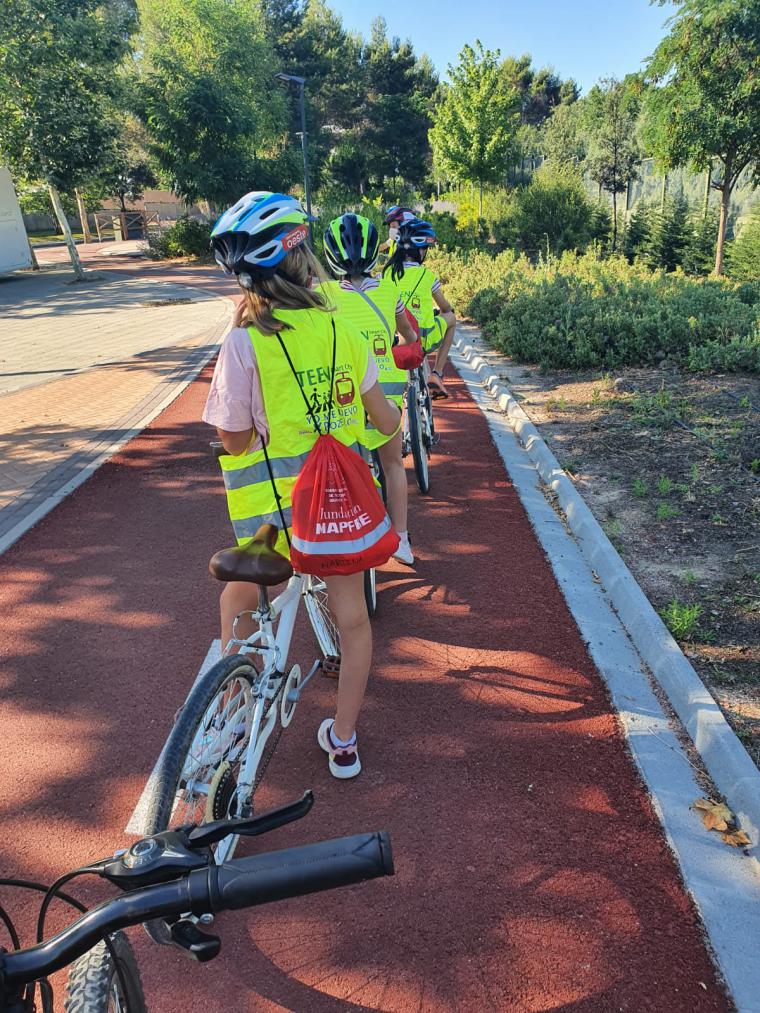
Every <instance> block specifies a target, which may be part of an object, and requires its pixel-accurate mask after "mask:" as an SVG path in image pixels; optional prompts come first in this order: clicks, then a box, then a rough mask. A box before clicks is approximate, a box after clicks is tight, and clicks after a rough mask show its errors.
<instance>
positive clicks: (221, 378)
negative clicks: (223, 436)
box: [203, 327, 378, 450]
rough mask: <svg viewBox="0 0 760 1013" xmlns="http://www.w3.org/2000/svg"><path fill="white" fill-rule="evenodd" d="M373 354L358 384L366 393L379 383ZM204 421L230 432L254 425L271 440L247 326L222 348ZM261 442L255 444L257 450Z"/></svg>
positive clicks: (230, 336)
mask: <svg viewBox="0 0 760 1013" xmlns="http://www.w3.org/2000/svg"><path fill="white" fill-rule="evenodd" d="M377 378H378V372H377V363H376V362H375V357H374V355H369V356H368V357H367V371H366V373H365V374H364V379H363V380H362V382H361V384H360V385H359V390H360V391H361V393H362V394H366V393H367V391H368V390H370V389H371V388H372V387H374V385H375V384H376V383H377ZM203 421H204V422H208V424H209V425H210V426H216V427H217V429H226V430H227V432H229V433H244V432H246V431H247V430H248V429H250V428H251V426H253V428H254V429H255V430H256V432H257V433H259V435H260V436H264V437H266V439H267V442H269V424H268V422H267V416H266V412H265V411H264V398H263V396H262V393H261V382H260V380H259V371H258V368H257V366H256V354H255V352H254V350H253V342H252V341H251V339H250V336H249V334H248V331H247V330H246V329H245V328H244V327H233V328H232V330H230V331H229V333H228V334H227V336H226V337H225V339H224V341H223V342H222V347H221V348H220V349H219V358H218V359H217V362H216V367H215V369H214V376H213V378H212V380H211V390H210V391H209V395H208V398H207V400H206V407H205V408H204V409H203ZM258 444H259V441H258V440H256V442H255V443H253V444H252V446H251V450H255V449H256V447H257V445H258Z"/></svg>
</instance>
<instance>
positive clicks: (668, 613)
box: [660, 598, 702, 640]
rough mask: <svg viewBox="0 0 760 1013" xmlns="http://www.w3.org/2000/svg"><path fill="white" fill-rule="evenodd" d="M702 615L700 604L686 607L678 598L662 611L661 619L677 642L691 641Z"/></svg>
mask: <svg viewBox="0 0 760 1013" xmlns="http://www.w3.org/2000/svg"><path fill="white" fill-rule="evenodd" d="M701 615H702V606H701V605H700V604H699V603H695V604H693V605H684V604H682V603H681V602H680V601H679V600H678V599H677V598H674V599H673V600H672V601H671V602H669V603H668V604H667V605H666V607H665V608H664V609H661V610H660V617H661V618H662V621H663V622H664V623H665V625H666V626H667V628H668V629H669V630H670V632H671V633H672V634H673V636H674V637H675V638H676V640H689V639H690V638H691V636H692V634H693V633H694V631H695V630H696V628H697V623H698V622H699V618H700V616H701Z"/></svg>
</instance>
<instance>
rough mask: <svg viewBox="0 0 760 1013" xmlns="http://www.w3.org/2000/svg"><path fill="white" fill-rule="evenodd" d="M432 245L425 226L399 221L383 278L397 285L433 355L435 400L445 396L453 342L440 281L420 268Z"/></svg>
mask: <svg viewBox="0 0 760 1013" xmlns="http://www.w3.org/2000/svg"><path fill="white" fill-rule="evenodd" d="M435 241H436V239H435V232H434V230H433V226H432V225H430V223H429V222H423V221H421V220H420V219H419V218H409V217H406V218H405V219H404V220H402V221H399V223H398V237H397V240H396V245H395V248H394V250H393V255H392V256H391V258H390V260H389V261H388V263H387V264H386V265H385V267H384V268H383V275H386V274H388V273H390V276H391V278H392V279H393V281H395V282H396V284H397V285H398V287H399V290H400V293H401V298H402V300H403V303H404V306H405V307H406V308H407V309H408V310H409V311H410V312H411V313H412V314H413V316H414V318H415V320H416V321H417V323H418V325H419V328H420V336H421V338H422V344H423V347H424V349H425V351H426V352H435V353H436V357H435V366H434V367H433V370H432V371H431V374H430V378H429V381H428V382H429V386H430V393H431V395H432V396H433V398H434V399H439V398H447V397H448V396H449V392H448V390H447V389H446V384H445V383H444V381H443V371H444V369H445V368H446V363H447V362H448V359H449V351H450V349H451V343H452V342H453V340H454V332H455V330H456V316H455V314H454V310H453V309H452V307H451V304H450V303H449V301H448V300H447V299H446V297H445V296H444V294H443V289H442V288H441V283H440V281H439V280H438V278H436V276H435V274H434V273H433V272H432V271H431V270H430V269H429V268H427V267H425V265H424V262H425V257H426V255H427V251H428V248H429V247H431V246H433V245H434V244H435ZM434 304H435V305H434ZM436 306H437V307H438V310H437V311H436Z"/></svg>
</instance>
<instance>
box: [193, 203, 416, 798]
mask: <svg viewBox="0 0 760 1013" xmlns="http://www.w3.org/2000/svg"><path fill="white" fill-rule="evenodd" d="M307 221H308V219H307V216H306V213H305V212H304V210H303V208H302V207H301V205H300V204H299V203H298V201H297V200H295V199H294V198H293V197H288V196H285V195H284V194H278V193H269V192H266V191H255V192H253V193H249V194H246V195H245V197H242V198H241V199H240V200H239V201H238V202H237V204H235V205H234V206H233V207H232V208H230V209H229V210H228V211H227V212H225V214H224V215H222V217H221V218H220V219H219V221H218V222H217V224H216V226H215V228H214V230H213V232H212V240H211V244H212V248H213V250H214V256H215V258H216V261H217V263H218V264H219V265H220V266H221V267H222V268H223V269H224V270H225V271H226V272H227V273H228V274H234V275H235V276H236V277H237V279H238V283H239V284H240V287H241V289H242V291H243V297H244V298H243V301H244V307H243V308H242V310H240V311H239V312H240V316H241V317H242V321H241V322H242V323H243V326H242V327H234V328H233V329H232V330H231V331H230V332H229V333H228V334H227V336H226V338H225V339H224V342H223V344H222V347H221V350H220V353H219V359H218V362H217V364H216V368H215V370H214V376H213V379H212V382H211V390H210V392H209V396H208V400H207V402H206V407H205V410H204V412H203V419H204V421H206V422H208V423H209V424H210V425H212V426H215V427H216V430H217V433H218V435H219V439H220V440H221V441H222V444H223V446H224V449H225V450H226V452H227V455H229V456H226V457H223V458H222V459H221V463H222V469H223V472H224V478H225V486H226V488H227V499H228V506H229V508H230V517H231V519H232V523H233V528H234V530H235V534H236V536H237V540H238V543H239V544H245V543H246V542H248V541H250V540H251V538H252V537H253V535H254V533H255V532H256V531H257V530H258V529H259V527H260V526H261V525H262V524H263V523H272V524H275V525H276V526H278V527H280V528H281V527H282V522H281V521H280V511H282V516H283V517H284V518H285V521H286V523H287V522H288V513H289V509H290V505H291V496H292V490H293V487H294V485H295V483H296V480H297V478H298V475H299V473H300V469H301V468H302V467H303V464H304V461H305V458H306V457H307V456H308V451H309V450H310V448H311V447H312V446H313V445H314V443H315V442H316V440H317V432H316V429H315V427H314V424H313V423H312V422H311V421H310V419H309V417H308V414H307V412H306V409H305V406H304V401H303V395H302V393H301V391H300V390H299V389H298V385H300V386H301V387H302V389H303V391H304V392H305V393H306V394H307V396H308V397H309V398H310V400H311V402H312V404H314V405H315V406H318V407H319V408H320V409H321V411H322V413H323V414H322V415H321V419H320V421H321V423H322V424H321V425H320V428H322V429H323V431H324V429H325V425H324V423H326V422H327V419H326V412H327V405H328V404H330V403H331V401H332V398H331V396H330V387H331V385H332V384H334V383H335V376H333V373H332V363H333V346H334V347H335V354H336V355H337V363H338V364H339V365H336V375H337V373H338V370H339V369H340V373H341V376H342V380H343V382H344V384H345V385H346V386H348V387H350V389H351V391H352V394H351V396H352V397H353V399H354V401H353V403H354V405H355V406H356V407H359V409H360V410H358V411H353V412H349V411H348V410H345V409H344V411H343V412H342V416H341V419H342V422H343V424H342V425H341V426H339V427H337V428H333V429H332V432H333V435H334V436H335V437H336V438H337V439H338V440H340V441H341V442H342V443H344V444H346V445H348V446H352V447H354V448H355V445H356V443H357V442H359V443H361V442H363V439H364V432H365V413H366V416H368V417H369V419H370V421H371V422H372V424H373V425H374V426H375V428H376V429H377V430H379V432H381V433H384V434H385V435H386V436H392V435H393V434H394V433H395V432H396V431H397V430H398V428H399V425H400V413H399V410H398V408H397V407H396V405H394V404H392V403H391V402H389V401H388V400H386V398H385V396H384V394H383V392H382V390H381V389H380V386H379V384H378V382H377V365H376V363H375V360H374V358H373V357H372V356H370V355H369V349H368V347H367V343H366V341H365V340H364V339H363V338H362V336H361V335H360V334H359V333H358V332H356V331H354V330H352V329H351V328H350V327H349V326H347V325H346V323H345V322H344V321H343V319H342V317H341V316H339V315H335V316H333V307H332V306H331V305H330V303H329V302H328V300H327V297H326V294H325V293H324V292H321V291H320V290H319V289H317V288H314V287H313V282H314V281H315V280H324V276H323V275H322V273H321V269H320V267H319V264H318V262H317V260H316V258H315V257H314V255H313V253H312V252H311V250H310V249H309V248H308V246H307V245H306V244H305V240H306V238H307V236H308V226H307ZM333 323H334V325H335V326H334V330H333V326H332V325H333ZM279 339H282V343H283V344H284V345H285V347H286V349H287V352H288V353H289V355H290V357H291V360H292V363H293V367H294V370H295V374H296V376H297V377H298V381H296V377H295V376H294V375H293V374H292V373H290V372H289V371H284V370H283V368H282V360H283V359H284V352H283V350H282V347H281V345H280V340H279ZM286 376H287V379H284V377H286ZM291 378H292V380H293V382H292V384H291V383H290V382H289V380H290V379H291ZM341 403H342V404H344V405H345V402H341ZM262 440H264V441H266V445H267V449H268V455H269V460H270V464H271V468H272V474H273V475H274V481H276V484H277V490H276V493H275V490H274V489H273V487H272V482H271V481H270V478H269V469H268V467H267V465H266V462H265V458H264V454H263V451H262V449H261V448H262ZM278 496H279V499H278ZM277 548H278V550H279V551H281V552H282V553H283V554H287V553H288V541H287V536H286V534H285V532H284V531H282V530H280V532H279V536H278V542H277ZM363 582H364V575H363V574H362V573H356V574H352V575H350V576H333V577H329V578H327V580H326V583H327V589H328V595H329V600H330V607H331V610H332V612H333V614H334V616H335V619H336V622H337V625H338V630H339V633H340V639H341V665H340V679H339V683H338V701H337V710H336V713H335V717H334V718H327V719H325V720H324V721H323V722H322V724H321V725H320V728H319V732H318V741H319V744H320V746H321V747H322V749H324V750H325V752H326V753H327V754H328V758H329V769H330V772H331V773H332V774H333V776H334V777H338V778H349V777H355V776H356V775H357V774H358V773H359V771H360V770H361V763H360V761H359V751H358V748H357V741H356V722H357V718H358V716H359V711H360V708H361V705H362V701H363V699H364V692H365V689H366V684H367V678H368V675H369V667H370V662H371V659H372V633H371V631H370V625H369V618H368V616H367V606H366V603H365V598H364V593H363V586H364V584H363ZM256 604H257V588H256V586H255V585H252V584H247V583H242V582H232V583H228V584H226V585H225V588H224V590H223V591H222V596H221V603H220V608H221V620H222V645H225V644H227V643H229V640H230V638H231V635H232V623H233V620H234V618H235V616H237V615H238V614H239V613H241V612H245V611H247V610H252V609H255V608H256ZM240 625H242V621H241V624H239V626H240ZM243 633H245V631H243Z"/></svg>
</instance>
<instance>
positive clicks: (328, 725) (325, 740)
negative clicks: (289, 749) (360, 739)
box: [317, 718, 362, 781]
mask: <svg viewBox="0 0 760 1013" xmlns="http://www.w3.org/2000/svg"><path fill="white" fill-rule="evenodd" d="M332 726H333V719H332V718H325V720H324V721H323V722H322V724H321V725H320V726H319V731H318V732H317V742H318V743H319V744H320V746H321V747H322V749H324V751H325V752H326V753H327V757H328V766H329V767H330V773H331V774H332V776H333V777H337V778H338V779H339V780H341V781H346V780H348V778H349V777H356V775H357V774H358V773H359V772H360V771H361V769H362V765H361V762H360V760H359V750H358V748H357V744H356V739H354V742H353V744H352V745H350V746H338V745H336V744H335V742H333V737H332Z"/></svg>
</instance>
